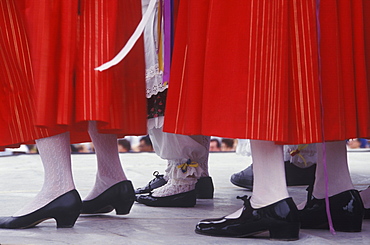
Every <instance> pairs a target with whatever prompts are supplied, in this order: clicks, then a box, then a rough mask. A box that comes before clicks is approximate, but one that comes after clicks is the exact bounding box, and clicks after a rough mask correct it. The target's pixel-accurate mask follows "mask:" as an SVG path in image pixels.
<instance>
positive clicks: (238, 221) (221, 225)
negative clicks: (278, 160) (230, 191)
mask: <svg viewBox="0 0 370 245" xmlns="http://www.w3.org/2000/svg"><path fill="white" fill-rule="evenodd" d="M238 198H239V199H243V200H244V208H243V211H242V213H241V215H240V216H239V217H238V218H228V217H227V216H226V217H222V218H219V219H205V220H202V221H200V222H199V223H198V224H197V226H196V228H195V232H196V233H198V234H203V235H209V236H222V237H249V236H253V235H255V234H258V233H261V232H264V231H269V232H270V239H274V240H289V241H290V240H297V239H298V238H299V225H300V224H299V217H298V210H297V207H296V205H295V204H294V202H293V199H292V198H286V199H283V200H280V201H278V202H276V203H274V204H271V205H268V206H266V207H263V208H257V209H254V208H252V206H251V204H250V200H249V199H250V198H248V197H247V196H244V197H238Z"/></svg>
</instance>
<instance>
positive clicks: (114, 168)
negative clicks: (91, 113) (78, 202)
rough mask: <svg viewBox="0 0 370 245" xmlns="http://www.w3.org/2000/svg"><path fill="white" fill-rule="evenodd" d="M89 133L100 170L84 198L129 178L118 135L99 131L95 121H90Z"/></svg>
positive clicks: (93, 195)
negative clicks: (126, 173)
mask: <svg viewBox="0 0 370 245" xmlns="http://www.w3.org/2000/svg"><path fill="white" fill-rule="evenodd" d="M89 134H90V137H91V140H92V142H93V144H94V148H95V153H96V158H97V161H98V171H97V173H96V178H95V185H94V187H93V189H92V190H91V191H90V193H89V194H88V195H87V197H86V198H85V199H84V200H91V199H94V198H95V197H97V196H99V195H100V194H101V193H103V192H104V191H105V190H107V189H108V188H109V187H111V186H113V185H114V184H116V183H118V182H120V181H123V180H127V178H126V175H125V173H124V171H123V169H122V165H121V161H120V159H119V154H118V147H117V136H116V135H114V134H101V133H99V132H98V130H97V127H96V122H95V121H90V122H89Z"/></svg>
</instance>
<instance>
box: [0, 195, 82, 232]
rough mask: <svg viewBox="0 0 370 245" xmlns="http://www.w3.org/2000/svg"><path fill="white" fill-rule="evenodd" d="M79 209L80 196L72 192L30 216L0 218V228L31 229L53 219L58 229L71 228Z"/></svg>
mask: <svg viewBox="0 0 370 245" xmlns="http://www.w3.org/2000/svg"><path fill="white" fill-rule="evenodd" d="M80 209H81V198H80V195H79V194H78V192H77V191H76V190H72V191H69V192H67V193H65V194H63V195H61V196H59V197H58V198H56V199H54V200H53V201H51V202H50V203H48V204H47V205H45V206H44V207H42V208H40V209H38V210H36V211H34V212H32V213H30V214H26V215H23V216H17V217H13V216H12V217H1V218H0V228H6V229H24V228H31V227H34V226H36V225H37V224H39V223H41V222H42V221H44V220H47V219H55V220H56V222H57V227H58V228H71V227H73V226H74V224H75V222H76V220H77V218H78V216H79V215H80Z"/></svg>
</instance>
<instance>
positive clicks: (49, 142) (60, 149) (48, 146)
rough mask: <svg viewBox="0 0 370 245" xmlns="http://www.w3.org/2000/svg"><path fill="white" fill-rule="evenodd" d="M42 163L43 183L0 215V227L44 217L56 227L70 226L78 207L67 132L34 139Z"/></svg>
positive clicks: (17, 225)
mask: <svg viewBox="0 0 370 245" xmlns="http://www.w3.org/2000/svg"><path fill="white" fill-rule="evenodd" d="M36 144H37V148H38V149H39V152H40V156H41V160H42V163H43V166H44V170H45V174H44V184H43V186H42V189H41V191H40V192H39V193H38V194H37V195H36V197H35V198H34V199H33V200H32V201H31V202H29V203H28V204H27V205H26V206H25V207H24V208H22V209H21V210H19V211H18V212H17V213H16V214H15V215H14V216H12V217H5V218H0V228H12V229H19V228H29V227H33V226H35V225H37V224H38V223H40V222H42V221H44V220H46V219H51V218H53V219H55V220H56V222H57V227H60V228H69V227H73V225H74V224H75V222H76V220H77V218H78V216H79V215H80V210H81V198H80V196H79V194H78V192H77V191H76V190H75V186H74V183H73V178H72V171H71V156H70V142H69V133H63V134H59V135H55V136H51V137H48V138H43V139H39V140H36Z"/></svg>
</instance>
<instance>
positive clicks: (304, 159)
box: [284, 144, 317, 168]
mask: <svg viewBox="0 0 370 245" xmlns="http://www.w3.org/2000/svg"><path fill="white" fill-rule="evenodd" d="M297 148H298V145H287V146H284V151H285V152H286V153H290V152H292V151H294V150H297ZM290 162H291V163H293V164H294V165H296V166H298V167H301V168H308V167H310V166H311V165H313V164H315V163H317V145H316V144H308V145H307V146H306V147H305V148H304V149H302V150H301V151H300V152H299V154H296V155H295V156H290Z"/></svg>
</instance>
